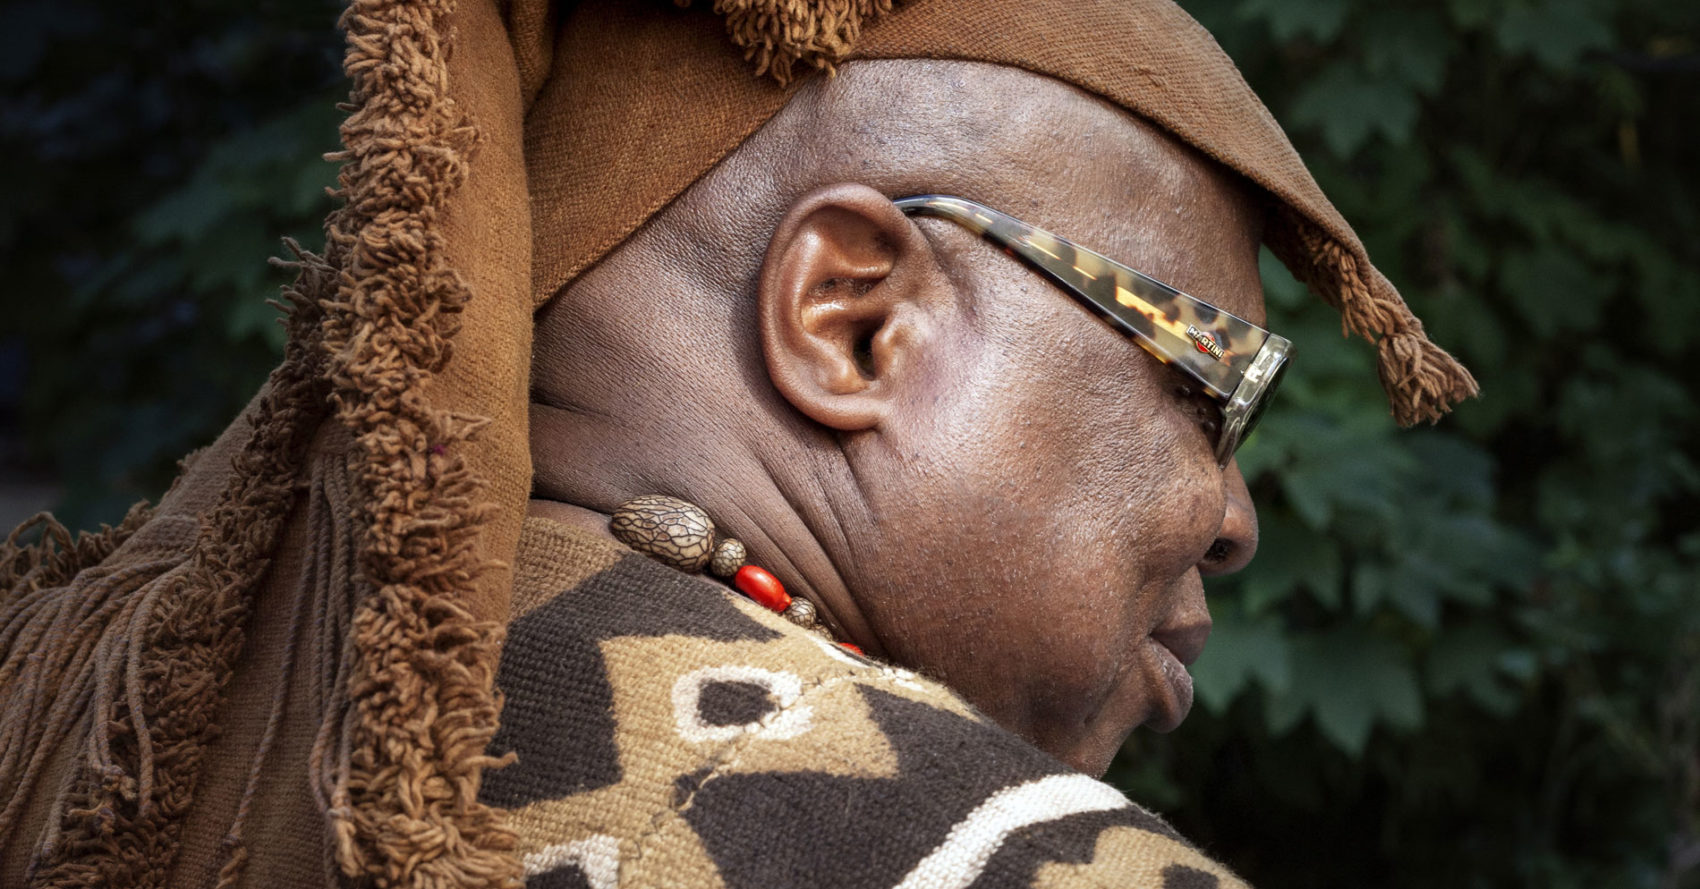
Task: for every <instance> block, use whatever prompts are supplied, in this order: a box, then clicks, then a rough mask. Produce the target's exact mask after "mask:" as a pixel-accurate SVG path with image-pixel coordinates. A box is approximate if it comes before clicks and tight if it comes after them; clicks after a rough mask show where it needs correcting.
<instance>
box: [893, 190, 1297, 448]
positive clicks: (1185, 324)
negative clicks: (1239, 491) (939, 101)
mask: <svg viewBox="0 0 1700 889" xmlns="http://www.w3.org/2000/svg"><path fill="white" fill-rule="evenodd" d="M892 203H894V204H896V205H897V207H898V208H899V209H901V210H902V211H903V212H904V213H907V214H909V215H911V216H936V217H938V218H940V219H945V220H949V221H951V222H955V223H957V224H959V225H962V226H964V227H966V228H968V229H969V230H970V231H973V232H975V233H977V234H979V235H980V236H981V237H983V238H985V239H986V240H988V241H990V242H992V243H993V244H996V245H997V246H999V247H1002V248H1003V249H1004V250H1005V251H1006V252H1008V253H1010V254H1011V255H1013V256H1015V257H1016V258H1018V259H1021V260H1023V261H1025V262H1026V263H1027V264H1028V265H1030V266H1032V267H1033V269H1034V270H1035V271H1037V272H1039V273H1040V274H1041V275H1044V276H1045V277H1046V278H1048V279H1050V280H1051V282H1052V283H1054V284H1056V285H1057V286H1058V287H1061V288H1062V289H1063V290H1065V291H1067V292H1068V293H1069V294H1070V295H1071V296H1073V297H1074V298H1075V299H1078V300H1080V302H1081V303H1082V304H1083V305H1085V306H1086V307H1087V308H1088V309H1091V310H1092V311H1093V313H1094V314H1097V315H1098V316H1100V317H1102V318H1104V319H1105V320H1107V321H1109V322H1110V324H1111V325H1113V326H1114V327H1116V328H1117V329H1119V330H1121V331H1122V332H1123V333H1125V334H1127V335H1128V336H1130V337H1132V338H1133V340H1134V342H1136V343H1138V344H1139V345H1141V346H1143V347H1144V348H1145V350H1146V351H1147V352H1150V353H1151V354H1152V355H1154V356H1156V358H1157V360H1159V361H1162V362H1164V363H1165V364H1172V365H1174V366H1175V367H1177V368H1179V369H1180V370H1181V371H1183V372H1184V373H1186V374H1187V375H1188V376H1190V377H1192V378H1193V379H1195V380H1197V381H1198V382H1199V383H1201V384H1202V385H1203V387H1204V391H1205V392H1206V393H1208V394H1209V396H1210V397H1211V398H1212V399H1213V400H1214V401H1215V402H1216V403H1217V405H1218V406H1219V407H1220V408H1221V409H1222V430H1221V434H1220V435H1219V436H1218V437H1217V439H1216V462H1217V464H1218V465H1220V466H1224V467H1225V466H1227V465H1228V461H1229V460H1230V459H1232V458H1233V456H1234V451H1235V450H1237V449H1238V448H1239V446H1240V442H1242V441H1244V440H1245V439H1246V437H1247V436H1249V435H1251V432H1252V430H1253V429H1255V428H1256V427H1257V421H1258V420H1259V419H1261V418H1262V416H1263V409H1264V408H1265V407H1267V406H1268V404H1269V399H1270V397H1271V396H1273V395H1274V394H1275V389H1276V388H1277V387H1278V386H1279V385H1280V383H1281V374H1282V373H1283V372H1284V371H1285V370H1286V369H1287V358H1288V356H1289V355H1291V354H1292V351H1293V344H1292V343H1291V342H1290V341H1288V340H1287V339H1286V338H1285V337H1280V336H1276V335H1275V334H1272V333H1270V332H1269V331H1267V330H1264V329H1263V328H1261V327H1258V326H1257V325H1255V324H1252V323H1251V322H1249V321H1247V320H1245V319H1244V318H1239V317H1236V316H1234V315H1232V314H1229V313H1228V312H1225V311H1223V310H1221V309H1218V308H1216V307H1215V306H1213V305H1211V304H1209V303H1207V302H1205V301H1203V300H1201V299H1198V298H1196V297H1193V296H1188V295H1187V294H1185V293H1182V292H1181V291H1179V290H1176V289H1175V288H1173V287H1170V286H1169V285H1167V284H1164V283H1163V282H1161V281H1159V280H1157V279H1156V278H1153V277H1151V276H1150V275H1147V274H1144V273H1143V272H1139V271H1135V270H1134V269H1130V268H1128V267H1127V266H1125V265H1122V264H1121V263H1119V262H1116V261H1115V260H1113V259H1110V258H1109V257H1107V256H1104V255H1103V254H1101V253H1095V252H1093V251H1091V250H1088V249H1086V248H1085V247H1081V246H1079V245H1078V244H1074V243H1071V242H1069V241H1067V240H1065V239H1063V238H1059V237H1057V236H1056V235H1053V234H1051V233H1050V232H1047V231H1044V230H1042V229H1038V228H1034V227H1033V226H1031V225H1028V224H1027V223H1025V222H1022V221H1020V220H1018V219H1016V218H1014V217H1012V216H1009V215H1007V214H1004V213H999V212H998V211H996V210H993V209H992V208H990V207H988V206H986V205H984V204H980V203H976V202H974V201H970V200H968V199H967V198H959V197H952V196H950V195H942V194H924V195H916V196H914V197H907V198H899V199H897V200H895V201H893V202H892Z"/></svg>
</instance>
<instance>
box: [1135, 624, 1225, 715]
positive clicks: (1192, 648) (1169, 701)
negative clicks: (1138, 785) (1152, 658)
mask: <svg viewBox="0 0 1700 889" xmlns="http://www.w3.org/2000/svg"><path fill="white" fill-rule="evenodd" d="M1209 637H1210V622H1209V621H1208V620H1205V621H1203V622H1200V623H1196V624H1189V625H1187V626H1184V627H1164V628H1162V629H1159V630H1157V631H1156V632H1154V633H1152V634H1151V641H1152V642H1153V643H1155V645H1154V647H1155V648H1156V656H1157V668H1158V671H1159V672H1160V673H1161V674H1162V685H1163V691H1166V692H1168V694H1166V695H1164V694H1161V692H1159V699H1158V701H1157V702H1156V711H1157V712H1156V713H1154V714H1152V716H1151V717H1150V718H1149V719H1148V720H1147V723H1148V724H1149V725H1150V726H1151V727H1152V728H1153V729H1155V730H1156V731H1159V732H1170V731H1174V730H1175V728H1176V727H1177V726H1179V725H1180V724H1181V720H1183V719H1185V718H1186V715H1187V713H1188V712H1189V711H1191V710H1192V694H1193V688H1192V674H1191V673H1188V672H1187V669H1186V668H1187V666H1188V665H1189V664H1191V663H1192V662H1193V661H1196V660H1198V656H1199V654H1201V653H1202V652H1203V651H1204V642H1205V640H1206V639H1208V638H1209Z"/></svg>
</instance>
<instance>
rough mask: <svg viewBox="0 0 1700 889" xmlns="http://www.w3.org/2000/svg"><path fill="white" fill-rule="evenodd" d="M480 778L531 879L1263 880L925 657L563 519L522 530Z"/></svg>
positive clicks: (1224, 888) (1081, 885)
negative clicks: (485, 771)
mask: <svg viewBox="0 0 1700 889" xmlns="http://www.w3.org/2000/svg"><path fill="white" fill-rule="evenodd" d="M519 565H520V566H521V567H520V570H519V574H518V577H517V578H516V580H515V583H514V617H513V620H512V622H510V624H509V625H508V639H507V643H506V646H505V650H504V651H503V654H502V669H501V672H500V674H499V675H498V677H497V685H498V687H499V688H500V690H501V691H502V693H503V694H504V696H505V697H506V705H505V706H504V708H503V712H502V727H501V730H500V731H498V732H497V734H496V738H495V740H494V742H493V743H492V747H493V748H494V749H495V750H496V751H499V752H502V753H508V752H512V753H515V754H517V755H518V761H517V762H516V763H515V764H514V765H512V766H509V767H507V768H505V769H502V770H500V771H496V772H493V773H491V774H490V775H489V776H488V777H487V778H486V779H485V782H484V788H483V791H482V793H481V798H482V799H484V800H485V801H486V802H489V803H490V804H492V805H498V806H502V807H503V808H505V809H507V810H508V811H509V812H510V813H511V816H510V818H509V824H510V826H511V827H512V828H513V829H514V830H515V831H516V832H517V834H518V836H519V841H518V845H517V847H516V851H517V852H518V853H519V855H520V859H521V861H522V862H523V864H524V867H525V873H526V878H527V880H528V882H529V884H530V885H533V886H549V885H561V886H567V885H588V886H592V887H603V886H612V885H614V881H615V879H616V877H617V879H618V880H619V882H620V884H621V885H632V886H724V887H727V889H756V887H776V886H834V887H842V889H857V887H870V889H873V887H878V889H884V887H894V886H896V887H905V889H967V887H969V886H978V887H1027V886H1043V887H1050V889H1086V887H1094V886H1104V885H1121V886H1127V885H1146V886H1152V887H1165V889H1166V887H1176V886H1188V887H1200V889H1206V887H1217V889H1232V887H1236V886H1243V885H1244V884H1242V883H1241V882H1240V881H1239V880H1238V879H1237V878H1235V877H1234V876H1233V875H1232V874H1231V873H1230V872H1229V871H1228V870H1227V869H1225V868H1223V867H1222V866H1221V865H1220V864H1218V863H1216V862H1214V861H1211V860H1210V859H1209V858H1208V857H1206V856H1205V855H1203V854H1202V853H1200V852H1199V851H1198V850H1197V849H1195V848H1194V847H1192V846H1191V845H1189V844H1188V843H1187V842H1186V841H1185V840H1184V839H1182V838H1181V837H1180V835H1179V834H1177V833H1176V832H1175V831H1174V829H1173V828H1171V827H1169V825H1168V824H1166V823H1164V822H1163V820H1162V819H1160V818H1158V817H1157V816H1155V815H1153V814H1151V813H1150V812H1147V811H1145V810H1144V809H1142V808H1140V807H1139V806H1137V805H1135V804H1133V803H1132V802H1129V801H1128V799H1127V798H1126V797H1124V796H1123V795H1122V793H1121V792H1120V791H1118V790H1116V789H1115V788H1113V787H1111V786H1109V785H1107V784H1104V783H1102V782H1100V781H1096V780H1094V779H1092V778H1089V777H1087V776H1085V775H1082V774H1080V773H1079V772H1076V771H1074V770H1073V769H1070V768H1069V767H1068V766H1065V765H1063V764H1062V763H1060V762H1058V761H1057V760H1055V759H1053V758H1051V757H1050V756H1048V755H1046V754H1044V753H1042V752H1040V751H1039V750H1038V749H1037V748H1035V747H1033V746H1032V745H1031V744H1028V743H1027V742H1025V741H1023V740H1021V739H1020V738H1017V737H1016V736H1014V735H1012V734H1010V733H1009V732H1008V731H1005V730H1004V729H1003V728H1001V727H999V726H998V725H997V724H996V723H994V722H992V721H991V720H989V719H987V718H986V717H984V716H982V715H981V714H979V713H978V712H976V711H975V710H973V709H972V708H971V707H969V706H968V705H967V704H965V703H963V702H962V701H961V699H959V698H957V697H956V696H955V695H954V694H952V693H951V692H950V691H949V690H947V689H945V688H943V687H942V686H940V685H938V684H937V683H934V682H931V681H929V680H927V679H924V678H922V677H920V676H917V675H915V674H914V673H911V672H909V671H907V670H903V669H901V668H897V667H892V666H889V665H885V664H880V663H876V662H874V661H870V660H867V659H864V658H861V657H857V656H856V655H853V654H851V653H849V652H846V651H844V650H843V649H841V648H839V647H838V646H837V645H834V644H832V643H830V642H827V641H826V640H824V639H822V638H821V637H819V636H816V635H814V634H813V633H810V632H807V631H805V630H802V629H800V628H798V627H797V626H795V625H793V624H791V623H789V622H788V621H786V620H784V619H782V618H780V617H779V616H777V615H775V614H773V613H772V612H770V611H767V610H765V609H763V608H761V607H760V606H758V605H756V604H755V603H753V602H751V601H749V600H748V599H745V598H743V597H741V596H738V595H737V594H735V593H733V592H731V591H730V590H728V589H727V588H726V587H725V586H723V585H720V584H716V583H713V582H712V581H709V580H707V579H705V578H702V577H695V576H688V575H685V574H681V573H679V572H678V571H676V570H674V569H672V568H668V567H665V566H663V565H661V564H659V563H657V562H654V561H652V560H650V559H648V558H646V557H644V556H640V555H638V554H636V553H633V552H631V551H630V550H627V549H625V548H624V547H621V546H618V545H616V544H614V543H613V542H612V541H606V540H600V539H597V538H594V537H592V536H590V535H589V534H586V533H585V532H583V531H579V530H576V529H573V528H569V527H567V526H565V525H560V524H556V523H554V522H551V521H548V520H546V519H529V520H527V522H526V526H525V530H524V532H523V533H522V535H521V538H520V551H519Z"/></svg>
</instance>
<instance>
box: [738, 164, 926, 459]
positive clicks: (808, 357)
mask: <svg viewBox="0 0 1700 889" xmlns="http://www.w3.org/2000/svg"><path fill="white" fill-rule="evenodd" d="M938 271H939V267H938V264H937V262H936V259H935V258H934V256H933V252H932V247H931V245H930V244H929V243H928V242H927V240H926V238H925V237H923V236H922V235H921V233H920V230H919V229H918V228H916V227H915V225H914V224H913V223H912V222H910V220H909V218H908V217H907V216H905V215H903V211H901V210H899V209H897V207H896V206H894V205H893V204H892V203H891V201H890V200H889V199H887V198H886V197H885V196H884V195H882V194H880V193H879V192H877V191H875V190H873V189H871V188H868V187H867V186H865V185H854V184H840V185H830V186H826V187H824V188H820V189H816V190H814V191H812V192H810V193H808V194H807V195H804V196H803V197H802V198H801V199H799V200H798V201H797V202H796V203H795V204H793V205H792V206H791V209H790V210H789V211H787V212H786V214H785V218H784V219H783V220H781V222H780V224H779V226H778V228H777V229H775V231H774V234H773V239H772V241H771V242H770V243H769V244H768V249H767V256H766V258H765V259H764V260H763V262H762V269H761V276H760V283H759V285H758V290H757V299H756V301H757V312H758V323H759V324H760V327H761V340H762V352H763V354H764V356H765V357H766V359H767V368H768V375H769V377H771V378H772V380H773V384H774V386H775V387H777V388H778V389H779V392H780V394H782V395H783V396H784V397H785V399H786V400H787V401H789V402H791V404H792V405H793V406H795V407H796V408H797V409H798V410H799V411H802V412H803V413H804V414H805V415H807V416H808V417H810V418H811V419H813V420H814V421H816V422H818V423H821V424H823V425H825V426H829V427H831V428H833V429H838V430H840V431H846V432H849V431H857V430H862V429H870V428H873V427H875V426H877V425H879V423H880V422H881V420H883V419H884V418H885V417H886V416H887V414H888V412H889V410H890V407H891V405H892V402H893V398H894V396H895V395H896V394H897V393H898V391H900V389H901V387H902V385H903V383H904V382H905V381H906V379H907V377H906V375H905V374H906V372H907V371H909V370H910V369H911V368H912V367H914V366H915V364H916V362H915V361H914V360H913V359H914V358H915V357H917V354H916V353H917V352H918V350H919V349H921V348H922V347H923V344H924V343H925V341H926V340H927V339H928V331H929V328H930V313H929V311H928V309H929V308H930V304H931V302H932V300H933V299H934V297H933V294H934V293H936V292H937V289H936V288H937V287H938V285H939V284H940V283H941V282H942V280H943V279H942V275H940V274H938Z"/></svg>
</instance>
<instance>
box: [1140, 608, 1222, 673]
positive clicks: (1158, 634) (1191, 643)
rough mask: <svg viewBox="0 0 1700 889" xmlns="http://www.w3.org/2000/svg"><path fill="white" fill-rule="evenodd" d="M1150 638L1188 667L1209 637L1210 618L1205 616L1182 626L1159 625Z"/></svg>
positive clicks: (1201, 652)
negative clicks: (1200, 619)
mask: <svg viewBox="0 0 1700 889" xmlns="http://www.w3.org/2000/svg"><path fill="white" fill-rule="evenodd" d="M1151 638H1152V639H1155V640H1156V641H1157V644H1158V645H1161V646H1163V647H1164V648H1167V649H1168V650H1169V652H1170V653H1171V654H1173V655H1174V656H1175V660H1178V661H1180V662H1181V666H1183V667H1190V666H1192V664H1193V662H1194V661H1196V660H1198V656H1199V655H1200V654H1203V653H1204V643H1205V641H1206V640H1208V639H1209V638H1210V620H1209V619H1208V618H1206V619H1205V620H1202V621H1199V622H1198V623H1195V624H1189V625H1187V626H1184V627H1170V626H1164V627H1159V628H1158V629H1157V630H1156V631H1155V632H1153V633H1152V634H1151Z"/></svg>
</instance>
